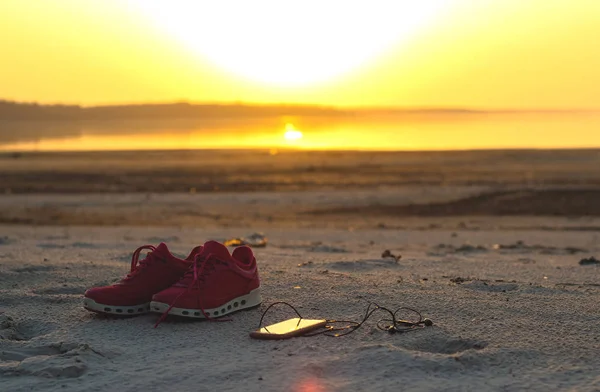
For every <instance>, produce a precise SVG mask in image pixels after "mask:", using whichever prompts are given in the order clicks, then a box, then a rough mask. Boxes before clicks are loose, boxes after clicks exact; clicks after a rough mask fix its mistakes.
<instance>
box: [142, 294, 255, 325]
mask: <svg viewBox="0 0 600 392" xmlns="http://www.w3.org/2000/svg"><path fill="white" fill-rule="evenodd" d="M261 302H262V297H261V295H260V287H258V288H256V289H254V290H252V291H251V292H250V293H248V294H246V295H242V296H241V297H237V298H234V299H232V300H231V301H229V302H226V303H224V304H223V305H221V306H219V307H218V308H213V309H204V312H205V313H206V314H207V315H208V316H209V317H210V318H217V317H222V316H225V315H228V314H230V313H233V312H237V311H238V310H242V309H248V308H253V307H255V306H258V305H260V303H261ZM169 306H170V305H169V304H166V303H163V302H157V301H152V302H150V310H151V311H153V312H157V313H164V312H166V311H167V310H168V309H169ZM169 314H172V315H175V316H181V317H191V318H196V319H205V318H206V317H204V314H202V311H201V310H200V309H185V308H175V307H173V308H171V311H170V312H169Z"/></svg>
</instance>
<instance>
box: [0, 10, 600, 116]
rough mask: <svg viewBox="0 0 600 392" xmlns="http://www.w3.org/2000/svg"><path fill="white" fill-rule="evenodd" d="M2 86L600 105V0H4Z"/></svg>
mask: <svg viewBox="0 0 600 392" xmlns="http://www.w3.org/2000/svg"><path fill="white" fill-rule="evenodd" d="M0 37H2V39H0V56H1V57H0V59H1V60H0V98H1V99H10V100H18V101H38V102H42V103H72V104H82V105H96V104H121V103H141V102H172V101H191V102H239V101H243V102H258V103H282V102H286V103H311V104H322V105H335V106H399V107H470V108H487V109H505V108H515V109H524V108H549V109H554V108H561V109H574V108H583V109H585V108H594V109H597V108H600V49H598V48H599V46H598V45H600V1H599V0H421V1H416V0H414V1H406V0H346V1H337V0H320V1H316V0H278V1H274V0H253V1H247V0H238V1H233V0H222V1H219V2H216V1H214V0H210V1H204V0H196V1H191V0H172V1H162V0H161V1H158V0H28V1H23V0H0Z"/></svg>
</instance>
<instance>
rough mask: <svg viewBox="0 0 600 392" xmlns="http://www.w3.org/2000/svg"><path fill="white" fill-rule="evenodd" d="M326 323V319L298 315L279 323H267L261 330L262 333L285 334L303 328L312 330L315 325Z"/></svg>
mask: <svg viewBox="0 0 600 392" xmlns="http://www.w3.org/2000/svg"><path fill="white" fill-rule="evenodd" d="M324 323H325V320H309V319H299V318H297V317H296V318H293V319H289V320H285V321H282V322H280V323H277V324H273V325H267V326H266V327H263V328H261V329H260V331H259V332H260V333H261V334H275V335H285V334H288V333H290V332H293V331H298V330H301V329H309V330H310V329H312V328H314V327H317V326H320V325H323V324H324Z"/></svg>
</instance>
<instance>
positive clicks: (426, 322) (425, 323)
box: [423, 318, 433, 327]
mask: <svg viewBox="0 0 600 392" xmlns="http://www.w3.org/2000/svg"><path fill="white" fill-rule="evenodd" d="M423 324H424V325H425V326H426V327H431V326H432V325H433V321H431V319H428V318H425V319H423Z"/></svg>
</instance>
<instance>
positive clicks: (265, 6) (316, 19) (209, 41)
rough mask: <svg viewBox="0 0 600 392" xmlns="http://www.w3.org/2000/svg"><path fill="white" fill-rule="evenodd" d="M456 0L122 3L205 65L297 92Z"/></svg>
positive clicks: (369, 55)
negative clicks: (127, 4) (205, 62)
mask: <svg viewBox="0 0 600 392" xmlns="http://www.w3.org/2000/svg"><path fill="white" fill-rule="evenodd" d="M454 1H456V0H421V1H416V0H356V1H347V0H253V1H245V0H219V1H208V0H206V1H205V0H169V1H165V0H128V3H129V4H130V5H133V6H134V7H135V9H137V10H139V11H140V14H141V15H142V16H144V17H146V18H149V19H150V21H151V22H152V24H153V25H155V26H156V27H157V28H158V29H160V31H162V32H164V33H165V34H167V35H170V36H172V37H173V38H174V39H176V40H177V41H179V42H180V43H181V44H183V45H184V46H185V47H187V48H189V50H191V51H192V52H193V53H194V54H197V55H198V56H199V57H201V58H202V59H204V60H208V61H210V62H211V63H213V64H215V65H216V66H217V67H219V68H220V69H222V70H225V71H227V72H230V73H233V74H236V75H239V76H242V77H245V78H247V79H250V80H254V81H259V82H264V83H269V84H274V85H279V86H302V85H307V84H312V83H318V82H322V81H325V80H330V79H331V78H336V77H341V76H343V75H344V74H346V73H348V72H350V71H352V70H354V69H356V68H358V67H360V66H362V65H364V64H366V63H368V62H369V61H372V60H373V59H374V58H375V57H377V56H379V55H382V54H383V53H385V52H386V51H387V50H390V49H392V48H393V47H395V46H396V45H398V44H399V43H401V42H403V41H406V40H408V39H410V37H411V36H412V35H413V34H415V33H417V32H418V31H420V30H421V29H422V28H424V27H425V26H426V25H428V24H430V23H433V21H434V19H435V18H436V17H437V16H438V15H439V14H440V13H441V11H442V10H444V9H445V8H446V6H447V5H448V4H449V3H451V2H454Z"/></svg>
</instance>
